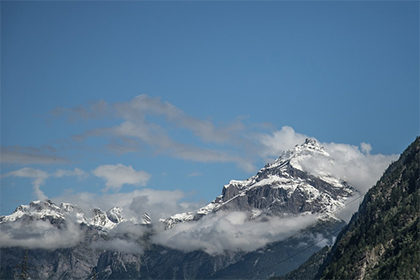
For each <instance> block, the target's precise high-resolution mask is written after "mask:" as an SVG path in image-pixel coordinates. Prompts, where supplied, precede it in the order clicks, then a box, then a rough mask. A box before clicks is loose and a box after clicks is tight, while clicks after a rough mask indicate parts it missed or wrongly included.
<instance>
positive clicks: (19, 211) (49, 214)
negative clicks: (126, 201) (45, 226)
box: [0, 199, 124, 231]
mask: <svg viewBox="0 0 420 280" xmlns="http://www.w3.org/2000/svg"><path fill="white" fill-rule="evenodd" d="M121 212H122V208H120V207H113V208H111V209H109V210H108V211H106V212H103V211H102V210H101V209H99V208H93V209H91V210H90V212H89V213H87V215H85V213H83V211H82V209H80V208H79V207H78V206H75V205H72V204H70V203H61V204H60V205H57V204H55V203H53V202H52V201H51V200H48V199H47V200H44V201H32V202H31V203H30V204H29V205H20V206H19V207H17V208H16V210H15V211H14V212H13V213H12V214H10V215H7V216H1V217H0V224H1V223H6V222H14V221H17V220H20V219H25V218H26V219H29V220H49V221H50V222H51V223H60V222H64V221H65V220H66V218H68V217H72V218H73V219H74V221H75V222H77V223H79V224H85V225H88V226H94V227H96V228H98V229H100V230H103V231H106V230H109V229H112V228H114V227H115V226H116V225H118V224H119V223H121V222H123V221H124V218H123V217H122V215H121Z"/></svg>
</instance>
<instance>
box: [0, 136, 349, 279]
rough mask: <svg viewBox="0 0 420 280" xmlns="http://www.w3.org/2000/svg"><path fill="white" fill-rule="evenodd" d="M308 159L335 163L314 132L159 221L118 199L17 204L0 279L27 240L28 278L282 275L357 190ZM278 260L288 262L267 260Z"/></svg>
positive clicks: (4, 223)
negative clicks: (85, 205) (85, 204)
mask: <svg viewBox="0 0 420 280" xmlns="http://www.w3.org/2000/svg"><path fill="white" fill-rule="evenodd" d="M312 158H318V159H319V158H321V159H322V160H323V161H324V162H325V161H327V162H330V163H331V164H334V162H333V159H331V158H330V156H329V154H328V153H327V152H325V150H324V149H323V147H322V146H321V145H320V144H319V143H318V142H317V141H316V140H313V139H307V140H306V141H305V143H303V144H302V145H297V146H295V147H294V148H293V149H291V150H289V151H286V152H285V153H283V154H282V155H281V156H280V157H279V158H278V159H277V160H276V161H275V162H274V163H271V164H267V165H266V166H265V167H264V168H262V169H261V170H260V171H259V172H258V173H257V174H256V175H254V176H252V177H251V178H249V179H247V180H243V181H235V180H232V181H231V182H230V183H229V184H227V185H225V186H224V187H223V190H222V194H221V195H220V196H219V197H217V198H216V199H215V200H214V201H213V202H211V203H210V204H208V205H207V206H205V207H203V208H201V209H198V210H197V211H195V212H189V213H180V214H176V215H173V216H171V217H169V218H166V219H162V220H161V221H152V219H151V216H150V215H149V214H148V213H138V218H130V219H128V218H126V217H124V215H123V209H121V208H120V207H117V206H115V207H113V208H111V209H109V210H108V211H102V210H100V209H97V208H94V209H91V210H90V211H89V212H88V213H84V212H83V211H82V210H81V209H80V208H78V207H77V206H75V205H71V204H67V203H62V204H60V205H56V204H54V203H53V202H51V201H48V200H46V201H36V202H32V203H31V204H30V205H21V206H19V207H18V208H17V209H16V211H15V212H14V213H13V214H11V215H9V216H3V217H0V226H1V229H2V232H3V233H4V235H3V237H2V240H3V241H4V240H6V241H7V242H2V249H1V259H2V262H1V273H0V277H1V278H2V279H9V278H12V279H13V277H14V276H16V275H18V274H19V271H18V269H16V265H19V264H20V263H21V262H22V257H23V256H24V254H25V249H26V248H29V250H28V254H29V259H28V265H29V267H32V270H31V271H30V274H31V275H32V278H33V279H36V278H40V279H92V278H93V277H96V279H138V278H139V277H140V278H150V279H169V278H170V279H208V278H213V279H217V278H238V277H239V278H253V279H259V278H261V277H263V278H265V277H269V276H270V275H279V274H284V273H287V272H288V271H290V270H292V269H294V268H296V267H298V266H299V265H300V264H301V263H302V262H304V261H305V260H306V259H307V258H308V257H309V256H310V254H312V253H314V252H316V251H318V250H319V249H320V247H316V246H314V247H311V249H310V250H305V252H303V253H301V254H297V253H299V252H300V251H302V248H304V247H305V246H306V245H307V244H311V243H313V242H314V241H315V240H317V239H319V238H322V237H323V236H330V240H328V242H329V243H332V238H333V236H332V234H333V233H334V232H337V230H338V229H339V228H341V227H342V226H343V225H344V222H343V221H341V220H339V219H338V218H336V216H335V214H336V212H337V211H338V210H339V209H340V208H342V207H344V206H345V203H346V202H347V201H348V199H349V198H351V197H352V196H354V195H355V194H357V192H356V191H355V190H354V189H353V188H352V187H351V186H349V185H348V184H347V183H346V182H344V181H343V180H340V179H338V178H334V177H332V176H330V175H329V174H325V173H322V172H321V173H309V172H307V171H305V168H303V166H304V164H305V162H306V161H307V160H308V159H312ZM116 203H117V202H116ZM16 240H17V241H16ZM19 240H20V241H19ZM18 241H19V242H18ZM328 242H327V243H328ZM194 244H195V245H194ZM215 244H216V245H217V244H219V246H218V247H217V246H216V245H215ZM245 245H246V246H245ZM206 246H210V247H211V248H208V247H206ZM212 246H213V247H212ZM290 256H293V258H291V257H290ZM278 259H282V260H284V261H282V262H281V265H273V264H276V263H277V262H278V261H277V260H278Z"/></svg>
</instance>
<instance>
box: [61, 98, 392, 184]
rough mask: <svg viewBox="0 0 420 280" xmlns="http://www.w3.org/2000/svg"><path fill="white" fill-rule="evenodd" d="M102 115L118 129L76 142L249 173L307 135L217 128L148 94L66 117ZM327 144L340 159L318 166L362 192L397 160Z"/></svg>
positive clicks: (240, 126)
mask: <svg viewBox="0 0 420 280" xmlns="http://www.w3.org/2000/svg"><path fill="white" fill-rule="evenodd" d="M60 111H62V112H63V111H66V110H64V109H60ZM103 112H108V114H107V117H109V116H111V117H112V118H114V123H115V121H116V122H117V125H113V126H102V127H100V128H93V129H90V130H87V131H85V132H83V133H81V134H79V135H76V136H75V138H77V139H79V140H85V139H87V138H91V137H105V138H108V139H109V141H110V143H109V144H108V145H106V147H107V148H108V149H110V150H113V151H117V152H118V151H120V153H126V152H133V151H138V150H139V149H140V148H139V147H141V146H145V147H147V148H150V149H149V150H152V151H153V152H154V153H155V154H159V155H165V156H170V157H174V158H178V159H182V160H187V161H195V162H204V163H218V162H223V163H234V164H236V165H237V166H238V167H239V168H241V169H243V170H245V171H247V172H249V173H252V172H255V171H256V170H257V167H256V163H257V162H259V163H261V164H264V162H267V161H271V160H273V159H275V158H277V157H278V156H279V155H280V154H281V153H282V152H283V151H286V150H288V149H290V148H292V147H293V146H295V145H297V144H302V143H303V142H304V141H305V139H306V138H307V137H308V136H307V135H305V134H302V133H298V132H296V131H295V130H294V129H293V128H292V127H289V126H283V127H282V128H281V129H280V130H273V129H272V127H271V126H263V125H250V124H247V125H246V124H245V123H243V122H242V121H241V120H240V119H239V118H238V119H237V120H234V121H232V122H230V123H227V124H226V123H225V124H222V125H216V124H214V123H213V122H212V121H211V120H209V119H199V118H196V117H193V116H190V115H188V114H186V113H185V112H184V111H183V110H181V109H179V108H178V107H176V106H175V105H173V104H171V103H169V102H166V101H163V100H161V99H160V98H153V97H149V96H147V95H139V96H137V97H135V98H133V99H132V100H130V101H128V102H120V103H113V104H107V103H105V102H103V101H102V102H99V103H97V104H93V105H92V104H91V105H89V106H87V107H83V108H80V107H77V108H73V109H69V110H68V111H67V114H68V115H69V118H72V119H77V118H79V119H86V118H100V117H101V116H102V117H104V113H103ZM77 116H78V117H77ZM118 122H119V123H118ZM179 135H187V137H185V138H183V137H179ZM186 139H188V140H186ZM322 144H323V145H324V146H325V148H326V150H327V152H329V153H330V154H331V156H332V157H333V158H334V159H335V165H334V168H330V167H329V166H328V163H323V162H318V163H319V166H323V168H324V169H325V168H326V169H325V171H326V172H329V173H330V175H335V176H338V177H340V178H342V179H344V180H347V181H348V182H349V183H351V184H354V186H355V187H357V188H359V190H362V191H365V190H366V189H367V188H369V187H370V186H371V185H372V184H374V183H375V182H376V180H378V179H379V176H380V175H381V173H382V172H383V171H384V170H385V168H386V167H387V165H388V164H389V163H390V162H391V161H392V160H394V159H395V158H396V155H380V154H372V153H371V152H372V150H373V147H372V146H371V145H370V144H369V143H365V142H362V143H361V144H360V147H358V146H352V145H348V144H339V143H322ZM311 164H312V163H311ZM324 165H325V166H324ZM304 166H305V167H307V169H308V171H314V170H311V168H313V167H311V166H310V165H309V164H306V165H305V164H304ZM328 168H329V169H328Z"/></svg>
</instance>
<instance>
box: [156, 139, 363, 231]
mask: <svg viewBox="0 0 420 280" xmlns="http://www.w3.org/2000/svg"><path fill="white" fill-rule="evenodd" d="M320 157H321V158H323V160H324V161H328V162H330V164H334V160H333V159H332V158H331V157H330V155H329V154H328V153H327V152H326V151H325V150H324V148H323V147H322V146H321V145H320V144H319V143H318V142H317V141H316V140H315V139H310V138H308V139H306V140H305V142H304V143H303V144H302V145H296V146H295V147H294V148H292V149H290V150H288V151H286V152H284V153H283V154H282V155H281V156H280V157H279V158H278V159H277V160H276V161H275V162H274V163H271V164H267V165H266V166H265V167H264V168H262V169H261V170H260V171H259V172H258V173H257V174H256V175H254V176H252V177H251V178H249V179H247V180H244V181H237V180H232V181H230V182H229V184H228V185H225V186H224V187H223V190H222V195H220V196H218V197H217V198H216V199H215V200H214V201H212V202H211V203H210V204H208V205H207V206H205V207H203V208H201V209H199V210H198V211H196V212H188V213H181V214H176V215H173V216H171V217H169V218H167V219H165V220H162V221H163V222H164V223H165V224H166V225H167V227H168V228H171V227H173V226H174V225H176V224H177V223H181V222H189V221H196V220H199V219H200V218H201V217H203V216H205V215H208V214H211V213H215V212H217V211H245V212H249V213H251V215H250V218H251V219H256V218H258V217H261V216H265V215H269V216H273V215H274V216H284V217H286V216H290V215H297V214H305V213H307V214H314V213H319V214H325V215H329V214H331V215H334V213H335V212H336V211H337V210H338V209H340V208H342V207H344V205H345V202H346V200H348V199H349V198H350V197H352V196H354V195H356V194H357V191H356V190H355V189H354V188H352V187H351V186H350V185H348V184H347V183H346V182H345V181H343V180H341V179H338V178H335V177H332V176H330V175H328V174H323V173H318V174H311V173H308V172H306V171H305V170H304V168H303V167H302V165H303V164H304V163H305V162H306V161H307V160H308V159H312V158H320Z"/></svg>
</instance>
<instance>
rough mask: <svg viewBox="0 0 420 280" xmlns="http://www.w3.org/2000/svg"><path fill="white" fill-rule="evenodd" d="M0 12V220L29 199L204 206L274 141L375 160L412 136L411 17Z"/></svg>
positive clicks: (4, 7) (380, 8) (382, 12)
mask: <svg viewBox="0 0 420 280" xmlns="http://www.w3.org/2000/svg"><path fill="white" fill-rule="evenodd" d="M0 5H1V146H2V158H1V174H2V178H1V214H9V213H10V212H12V211H13V210H14V208H15V207H16V206H18V205H19V204H26V203H28V202H29V201H31V200H33V199H36V198H37V195H36V188H37V187H36V186H38V188H40V190H42V193H43V194H44V195H45V196H47V197H56V196H62V195H65V194H68V193H80V192H91V193H98V194H99V195H100V194H102V193H115V192H130V191H133V190H134V189H138V188H150V189H155V190H174V189H180V190H182V191H183V192H185V194H186V198H185V200H191V201H193V200H202V201H210V200H212V199H214V197H215V196H217V195H219V194H220V192H221V188H222V186H223V185H224V184H227V183H228V182H229V180H230V179H246V178H248V177H250V176H252V175H253V174H254V173H255V171H257V170H258V168H260V167H262V166H264V164H265V163H266V161H267V160H269V159H270V158H271V159H272V158H274V157H275V152H277V151H279V150H282V147H280V148H279V149H278V150H276V151H271V152H270V151H269V148H270V147H272V145H271V146H270V145H269V144H267V141H265V142H264V141H263V140H262V139H267V137H270V136H273V135H275V133H276V132H279V131H285V130H282V128H283V127H284V126H288V127H291V128H293V130H294V132H295V133H297V134H303V135H307V136H310V137H315V138H317V139H318V140H319V141H321V142H325V143H330V142H335V143H344V144H348V145H354V146H359V145H360V144H361V143H362V142H364V143H369V144H370V145H371V147H372V148H373V149H372V150H371V153H372V154H384V155H390V154H399V153H401V152H402V151H403V150H404V148H405V147H406V146H407V145H408V144H409V143H411V142H412V141H413V140H414V139H415V137H416V136H417V135H419V3H418V2H416V1H412V2H411V1H392V2H388V1H385V2H378V1H369V2H364V1H357V2H350V1H346V2H332V1H322V2H316V1H313V2H312V1H311V2H303V1H298V2H289V1H264V2H259V1H244V2H242V1H226V2H223V1H215V2H213V1H205V2H193V1H185V2H166V1H157V2H152V1H147V2H140V1H138V2H131V1H125V2H117V1H106V2H101V1H92V2H86V1H69V2H61V1H45V2H38V1H10V2H8V1H2V2H1V3H0ZM137 96H139V97H137ZM136 97H137V98H136ZM288 131H289V132H290V130H288ZM284 148H287V147H286V146H285V147H284ZM119 164H120V165H119ZM118 167H120V168H118ZM130 167H131V169H130ZM43 172H44V173H43ZM112 172H116V173H115V174H117V173H118V172H119V173H118V176H117V175H115V176H114V177H112V176H111V175H110V176H111V177H109V176H108V177H107V174H110V173H112ZM124 172H126V173H124ZM113 174H114V173H113ZM124 174H125V175H124ZM121 178H122V179H121ZM124 178H125V179H124ZM36 180H38V181H37V182H35V181H36ZM37 184H38V185H37Z"/></svg>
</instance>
